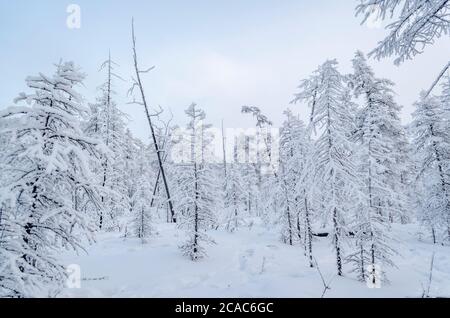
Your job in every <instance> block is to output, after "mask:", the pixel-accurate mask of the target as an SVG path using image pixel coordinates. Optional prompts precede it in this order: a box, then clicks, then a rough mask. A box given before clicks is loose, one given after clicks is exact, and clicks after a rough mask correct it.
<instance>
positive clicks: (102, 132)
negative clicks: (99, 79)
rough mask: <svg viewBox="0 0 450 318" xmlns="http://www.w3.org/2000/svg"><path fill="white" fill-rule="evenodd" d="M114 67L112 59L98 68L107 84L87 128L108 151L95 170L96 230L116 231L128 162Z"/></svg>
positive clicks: (124, 193) (123, 208)
mask: <svg viewBox="0 0 450 318" xmlns="http://www.w3.org/2000/svg"><path fill="white" fill-rule="evenodd" d="M115 66H116V64H115V63H114V61H112V59H111V56H110V57H109V58H108V60H106V61H105V62H104V63H103V64H102V66H101V70H105V71H106V80H105V82H104V83H103V84H102V85H101V86H100V88H99V91H100V96H99V97H98V98H97V101H96V103H95V104H92V105H90V108H91V113H92V116H91V117H90V119H89V121H88V124H87V127H86V132H87V133H88V134H89V136H92V137H94V138H97V139H100V140H102V141H103V143H104V144H105V145H106V148H107V150H108V151H107V152H106V153H105V155H104V156H103V158H102V161H101V165H100V166H97V167H94V169H95V170H96V172H97V174H98V183H99V186H100V189H101V192H102V195H101V209H100V210H99V218H98V226H99V229H106V230H114V229H117V228H119V227H120V224H119V220H118V217H119V216H120V215H122V214H123V212H124V211H126V210H127V206H126V203H127V200H126V197H127V188H126V185H125V184H124V181H125V180H126V170H125V169H126V162H127V158H126V156H127V153H126V150H127V149H126V147H127V140H126V129H125V126H126V124H125V118H126V116H125V114H124V113H122V112H121V111H120V109H119V108H118V105H117V103H116V102H115V101H114V96H115V95H116V93H115V91H114V79H115V78H119V77H118V75H116V73H115V70H114V68H115Z"/></svg>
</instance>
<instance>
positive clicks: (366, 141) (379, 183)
mask: <svg viewBox="0 0 450 318" xmlns="http://www.w3.org/2000/svg"><path fill="white" fill-rule="evenodd" d="M353 68H354V73H353V74H352V75H351V76H350V79H349V81H350V86H351V87H352V88H353V89H354V92H355V95H356V96H357V97H359V96H362V97H363V98H364V106H363V107H362V109H361V110H360V111H359V114H358V118H357V123H356V129H355V131H354V134H353V136H354V138H355V141H356V142H357V144H358V154H357V156H358V160H357V162H358V165H359V167H358V173H359V175H360V178H361V181H362V184H361V188H360V193H362V195H360V196H358V200H357V201H356V202H355V204H357V206H358V208H357V214H356V215H355V216H354V220H353V222H352V232H353V234H354V238H355V241H356V248H355V251H353V253H351V254H350V255H349V256H348V261H349V262H351V263H352V264H353V266H354V270H355V271H356V272H358V277H359V278H360V279H361V280H367V279H368V278H370V279H371V280H372V283H373V284H377V283H378V280H379V279H380V277H381V276H382V273H380V272H379V271H380V270H381V269H380V267H382V266H386V267H387V266H394V263H393V261H392V256H393V255H394V254H395V251H394V250H393V248H392V243H393V239H392V237H391V236H390V223H391V222H390V217H391V215H393V214H394V215H395V214H398V211H399V206H401V204H402V203H401V202H400V201H399V199H398V195H397V193H395V190H396V188H395V187H394V186H393V184H394V182H397V181H398V180H397V176H398V175H399V174H400V173H399V171H398V168H399V166H398V165H397V160H398V152H397V151H396V150H397V149H396V146H397V145H398V139H397V137H398V136H399V135H398V132H399V131H401V128H400V122H399V120H398V118H397V117H398V115H397V114H396V113H398V111H399V107H398V106H396V104H395V102H394V100H393V92H392V88H391V87H392V82H391V81H389V80H385V79H378V78H376V77H375V75H374V73H373V71H372V69H371V68H370V66H368V65H367V62H366V60H365V58H364V56H363V54H362V53H360V52H358V53H357V54H356V57H355V59H354V60H353ZM391 173H392V176H391ZM381 279H384V280H386V279H387V278H386V277H384V276H383V277H382V278H381Z"/></svg>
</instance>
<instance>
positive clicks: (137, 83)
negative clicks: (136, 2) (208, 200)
mask: <svg viewBox="0 0 450 318" xmlns="http://www.w3.org/2000/svg"><path fill="white" fill-rule="evenodd" d="M131 31H132V40H133V61H134V69H135V73H136V78H133V86H132V87H131V89H130V91H129V93H130V94H132V93H133V90H134V88H136V87H138V88H139V91H140V94H141V99H142V101H141V102H137V101H134V102H133V103H135V104H139V105H141V106H143V107H144V109H145V114H146V116H147V120H148V125H149V126H150V131H151V134H152V139H153V145H154V146H155V151H156V156H157V158H158V165H159V170H160V172H161V177H162V180H163V183H164V189H165V191H166V195H167V202H168V204H169V210H170V214H171V216H172V221H173V223H176V222H177V219H176V215H175V210H174V207H173V202H172V198H171V196H170V190H169V184H168V182H167V178H166V173H165V171H164V164H163V158H162V155H161V152H163V151H161V149H160V147H159V145H158V140H157V139H156V134H155V128H154V126H153V123H152V117H154V116H155V115H153V116H152V115H151V114H150V111H149V107H148V104H147V100H146V98H145V93H144V86H143V84H142V80H141V74H144V73H148V72H150V71H151V70H153V69H154V68H155V67H154V66H153V67H151V68H149V69H147V70H140V69H139V66H138V58H137V51H136V36H135V33H134V19H133V20H132V22H131Z"/></svg>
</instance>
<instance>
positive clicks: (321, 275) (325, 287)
mask: <svg viewBox="0 0 450 318" xmlns="http://www.w3.org/2000/svg"><path fill="white" fill-rule="evenodd" d="M313 260H314V263H315V265H316V266H315V268H316V269H317V272H318V273H319V275H320V279H321V280H322V284H323V292H322V296H321V297H320V298H324V297H325V294H326V293H327V291H328V290H331V287H330V285H331V283H332V282H333V280H334V278H335V277H336V276H333V277H332V278H331V279H330V280H329V281H328V282H327V281H326V280H325V278H324V277H323V274H322V271H321V270H320V267H319V263H317V260H316V258H315V257H313Z"/></svg>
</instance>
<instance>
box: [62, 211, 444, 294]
mask: <svg viewBox="0 0 450 318" xmlns="http://www.w3.org/2000/svg"><path fill="white" fill-rule="evenodd" d="M252 221H253V222H247V223H252V224H253V226H249V227H243V228H241V229H240V230H239V231H237V232H236V233H233V234H230V233H228V232H226V231H223V230H218V231H210V233H209V235H210V236H211V237H212V238H213V239H214V241H215V244H214V245H212V246H209V247H208V248H207V252H208V257H207V258H205V259H202V260H200V261H197V262H193V261H191V260H190V259H189V258H187V257H183V255H182V253H181V251H180V249H179V248H178V247H179V246H180V245H182V243H183V242H184V241H185V239H186V237H185V233H184V232H183V231H181V230H179V229H177V227H176V226H175V225H173V224H158V225H155V228H156V229H157V231H158V235H157V236H155V237H152V238H150V239H149V240H148V243H147V244H142V242H141V240H139V239H129V238H123V237H121V236H120V235H119V234H117V233H111V234H100V235H99V236H98V237H97V243H96V244H93V245H91V246H90V247H89V248H88V249H87V251H88V254H81V255H75V254H72V253H69V254H65V255H62V256H61V258H62V261H63V263H65V264H66V265H69V264H78V265H80V267H81V276H82V281H81V288H80V289H65V290H64V291H63V293H62V294H61V295H60V296H62V297H170V298H172V297H183V298H184V297H186V298H191V297H225V298H230V297H277V298H278V297H287V298H291V297H321V295H322V292H323V289H324V288H323V283H322V280H321V278H320V275H319V273H318V271H317V270H316V269H314V268H309V266H308V262H307V260H306V258H305V257H304V255H303V248H302V247H301V246H289V245H286V244H283V243H281V242H280V239H279V231H277V229H268V228H267V227H265V226H263V224H262V222H261V221H260V220H259V219H253V220H252ZM394 232H395V234H396V237H397V238H398V242H397V243H396V246H395V247H396V249H397V251H399V253H400V254H401V255H398V256H396V257H395V258H394V259H395V263H396V265H397V267H398V268H394V269H392V268H388V269H387V274H388V277H389V280H390V283H389V284H383V285H382V286H381V288H380V289H370V288H368V287H367V286H366V284H364V283H360V282H358V281H357V280H356V279H355V277H354V275H353V274H350V273H349V268H348V266H347V267H344V273H345V275H344V277H337V276H336V275H335V274H336V265H335V257H334V254H333V251H332V246H331V243H330V240H329V239H327V238H316V239H315V241H314V254H315V257H316V259H317V262H318V263H319V267H320V269H321V271H322V273H323V276H324V278H325V280H326V281H327V282H328V281H331V283H330V287H331V289H330V290H329V291H327V292H326V294H325V297H421V296H422V293H423V289H424V288H427V284H428V277H429V272H430V263H431V259H432V255H433V251H435V253H436V254H435V260H434V268H433V280H432V283H431V286H430V296H432V297H450V284H448V282H449V281H450V247H448V246H447V247H444V246H439V245H436V246H433V245H432V244H430V243H429V242H427V241H425V240H423V241H422V240H421V238H420V236H419V235H418V234H417V233H419V228H418V227H417V226H414V225H394Z"/></svg>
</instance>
